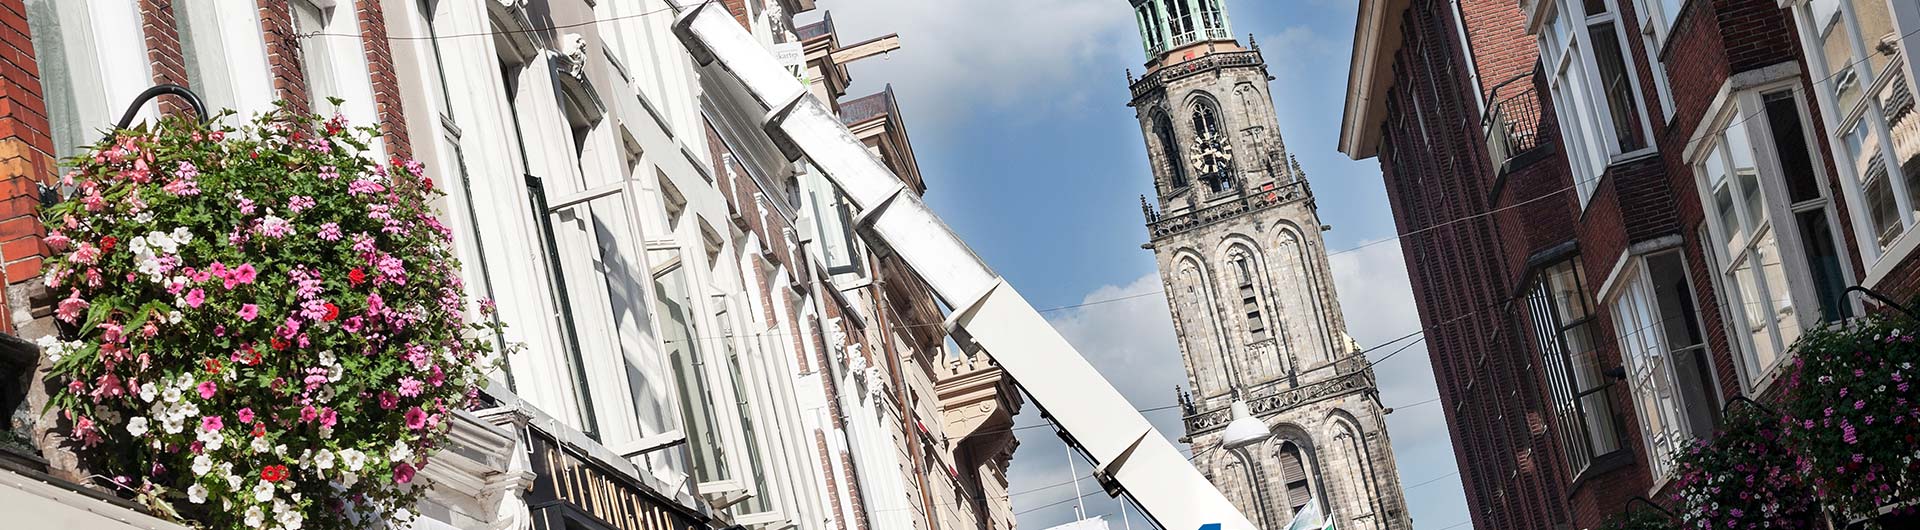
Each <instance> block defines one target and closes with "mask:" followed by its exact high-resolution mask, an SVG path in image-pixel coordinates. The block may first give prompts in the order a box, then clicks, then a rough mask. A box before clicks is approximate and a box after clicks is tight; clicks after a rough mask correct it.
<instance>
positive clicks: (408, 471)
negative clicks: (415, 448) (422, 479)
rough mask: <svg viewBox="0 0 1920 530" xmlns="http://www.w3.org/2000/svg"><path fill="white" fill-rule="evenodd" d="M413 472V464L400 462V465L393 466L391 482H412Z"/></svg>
mask: <svg viewBox="0 0 1920 530" xmlns="http://www.w3.org/2000/svg"><path fill="white" fill-rule="evenodd" d="M413 473H414V469H413V464H407V463H402V464H400V465H397V466H393V482H394V483H396V484H406V483H408V482H413Z"/></svg>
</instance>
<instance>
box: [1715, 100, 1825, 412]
mask: <svg viewBox="0 0 1920 530" xmlns="http://www.w3.org/2000/svg"><path fill="white" fill-rule="evenodd" d="M1731 82H1732V81H1731V80H1730V81H1729V83H1731ZM1800 82H1801V79H1800V78H1799V77H1798V76H1791V77H1787V78H1785V79H1779V80H1774V81H1771V82H1765V83H1756V84H1753V85H1750V86H1748V87H1743V88H1741V89H1740V90H1739V91H1738V92H1734V91H1732V86H1731V84H1729V85H1728V87H1726V88H1723V89H1722V90H1723V92H1722V94H1721V97H1720V98H1719V99H1717V100H1716V101H1715V104H1714V108H1712V109H1710V111H1709V112H1708V115H1709V116H1715V117H1714V118H1713V119H1711V120H1706V121H1703V122H1702V123H1701V128H1700V129H1699V130H1698V131H1696V132H1695V134H1694V136H1693V140H1692V141H1691V142H1689V145H1690V146H1693V150H1692V151H1691V152H1689V153H1688V156H1687V159H1686V160H1687V163H1688V164H1689V165H1690V166H1691V167H1692V168H1693V171H1694V176H1695V182H1696V184H1697V185H1696V186H1695V187H1696V191H1697V193H1698V194H1699V200H1700V204H1701V206H1702V208H1704V211H1705V212H1706V215H1705V218H1706V221H1705V223H1703V224H1705V225H1706V228H1707V234H1708V236H1709V237H1708V238H1707V240H1706V243H1707V246H1708V247H1709V248H1708V249H1706V255H1707V257H1708V262H1709V263H1710V265H1711V270H1712V272H1713V280H1714V288H1715V291H1716V292H1718V293H1722V301H1721V304H1720V311H1721V314H1722V317H1723V318H1725V319H1726V320H1724V321H1725V322H1727V324H1728V325H1727V328H1728V330H1729V332H1728V333H1727V335H1728V336H1729V343H1730V344H1732V345H1733V349H1734V350H1735V351H1736V352H1737V353H1736V354H1735V355H1734V356H1733V357H1734V358H1735V359H1736V360H1737V361H1738V363H1737V364H1738V365H1739V368H1740V369H1739V370H1738V372H1739V374H1740V379H1741V383H1742V389H1743V390H1745V391H1746V392H1747V393H1748V394H1749V395H1760V394H1762V393H1764V392H1765V391H1766V389H1767V388H1768V387H1769V386H1771V385H1772V383H1773V381H1774V380H1775V379H1777V377H1778V376H1779V374H1780V372H1781V368H1782V367H1784V366H1787V365H1788V364H1790V363H1789V362H1788V361H1790V360H1791V359H1792V358H1793V352H1792V351H1791V349H1790V348H1789V347H1790V346H1792V344H1793V341H1794V340H1795V339H1797V338H1798V337H1799V335H1800V334H1801V333H1804V332H1805V331H1806V330H1809V329H1813V327H1814V326H1818V325H1820V320H1821V315H1820V310H1819V297H1818V294H1817V293H1816V292H1815V290H1814V289H1815V287H1814V279H1813V274H1812V272H1811V271H1809V270H1808V265H1807V263H1808V261H1807V254H1806V247H1805V244H1804V242H1803V241H1802V239H1801V229H1800V226H1799V222H1798V220H1797V219H1796V216H1797V215H1798V214H1800V213H1805V212H1808V211H1813V210H1821V211H1823V212H1824V215H1825V216H1826V218H1827V219H1826V221H1827V226H1828V228H1829V230H1832V231H1833V232H1834V233H1831V234H1829V235H1828V237H1831V238H1832V240H1833V241H1834V242H1835V244H1839V243H1838V242H1840V241H1844V239H1842V238H1841V235H1840V234H1839V233H1838V230H1839V228H1838V227H1840V226H1841V225H1840V224H1839V218H1838V215H1837V214H1836V213H1834V208H1833V200H1832V196H1831V194H1830V193H1829V190H1827V189H1826V178H1827V177H1826V174H1825V172H1826V170H1825V169H1824V168H1823V167H1822V166H1823V165H1822V164H1820V163H1818V160H1819V158H1818V156H1817V155H1818V153H1812V155H1813V156H1815V159H1814V160H1815V163H1814V164H1813V169H1814V171H1815V175H1814V180H1815V181H1816V182H1817V183H1818V185H1819V192H1820V197H1818V198H1816V199H1811V200H1807V201H1801V202H1799V203H1793V204H1789V203H1788V199H1787V191H1786V184H1785V182H1783V181H1782V177H1781V173H1782V171H1783V170H1782V169H1781V165H1780V160H1779V155H1778V153H1779V150H1778V148H1777V147H1776V146H1775V145H1774V143H1773V138H1772V132H1771V125H1770V122H1769V118H1768V117H1767V116H1766V108H1765V97H1766V96H1767V95H1772V94H1780V93H1788V94H1791V96H1792V97H1793V98H1794V100H1795V101H1796V103H1797V105H1798V110H1799V113H1798V119H1799V120H1800V122H1801V127H1802V129H1801V130H1802V131H1803V133H1805V134H1807V135H1808V137H1807V138H1806V139H1805V142H1806V145H1807V148H1808V149H1817V148H1816V147H1814V146H1816V145H1818V144H1817V143H1816V142H1815V138H1813V137H1812V136H1811V135H1812V134H1813V132H1812V131H1814V130H1815V129H1814V128H1813V121H1812V117H1811V115H1810V114H1809V112H1808V106H1807V104H1808V102H1807V100H1806V97H1805V94H1804V93H1803V91H1801V90H1798V86H1799V83H1800ZM1736 115H1737V116H1740V119H1739V121H1737V122H1736V121H1735V120H1734V117H1735V116H1736ZM1734 133H1738V134H1743V135H1745V137H1746V138H1747V140H1748V145H1749V146H1750V147H1751V149H1753V151H1754V152H1753V163H1754V166H1755V170H1756V171H1758V172H1759V175H1758V176H1757V178H1756V179H1755V182H1756V184H1758V186H1759V190H1758V192H1759V193H1760V195H1761V201H1760V205H1761V206H1763V207H1764V208H1765V209H1766V212H1764V216H1763V218H1761V219H1760V220H1759V222H1754V219H1755V217H1754V216H1755V214H1754V213H1753V212H1749V211H1747V205H1746V201H1745V200H1742V199H1741V195H1740V190H1738V189H1734V190H1732V192H1733V193H1734V201H1733V205H1734V210H1735V212H1736V216H1737V217H1738V219H1739V220H1740V222H1741V223H1742V224H1743V226H1752V227H1757V228H1755V229H1754V230H1753V233H1748V234H1743V237H1745V238H1746V241H1747V244H1746V245H1745V246H1744V247H1743V248H1744V249H1745V250H1742V254H1741V255H1740V256H1733V255H1730V254H1729V253H1728V250H1727V245H1728V239H1729V237H1730V234H1729V232H1730V229H1729V227H1726V226H1722V223H1721V219H1720V215H1719V213H1718V212H1717V211H1716V210H1715V207H1714V204H1715V203H1714V199H1713V193H1714V191H1713V190H1714V188H1713V183H1712V182H1709V181H1708V178H1709V176H1708V174H1707V171H1706V169H1705V160H1706V157H1709V156H1720V157H1724V156H1727V155H1725V154H1724V151H1723V150H1722V149H1721V148H1720V146H1721V144H1722V143H1723V142H1724V140H1722V139H1723V138H1724V137H1725V135H1727V134H1734ZM1723 160H1724V161H1725V163H1726V167H1727V171H1728V177H1727V181H1728V184H1727V185H1728V186H1735V185H1736V183H1737V182H1738V178H1736V177H1735V176H1734V173H1733V164H1732V163H1731V160H1730V159H1725V158H1723ZM1763 233H1771V234H1772V236H1773V237H1774V238H1775V246H1776V248H1777V249H1778V257H1779V259H1780V260H1781V262H1782V267H1783V274H1784V278H1785V280H1784V283H1785V284H1786V287H1787V291H1788V292H1787V293H1786V294H1787V298H1786V299H1785V300H1789V301H1791V302H1792V304H1791V308H1792V311H1793V318H1794V319H1795V324H1796V327H1797V330H1796V331H1795V332H1794V333H1793V336H1792V337H1788V336H1785V334H1784V333H1782V331H1781V327H1780V326H1779V325H1778V322H1779V320H1778V317H1776V318H1774V319H1773V320H1770V321H1769V322H1768V323H1766V324H1764V325H1755V324H1754V323H1752V322H1748V314H1749V312H1748V311H1745V310H1744V308H1745V307H1746V305H1745V304H1747V303H1748V301H1746V300H1744V299H1743V298H1744V295H1743V294H1742V293H1740V292H1739V285H1738V283H1737V280H1736V279H1734V277H1733V275H1734V274H1735V273H1736V271H1737V270H1738V267H1737V265H1736V264H1735V261H1736V258H1738V259H1747V258H1748V257H1750V254H1751V253H1753V252H1755V249H1756V246H1755V245H1757V244H1758V243H1759V241H1760V240H1761V238H1762V237H1764V236H1763V235H1757V234H1763ZM1839 250H1840V249H1835V251H1836V252H1838V251H1839ZM1763 265H1764V264H1763ZM1754 274H1755V280H1756V282H1757V283H1756V288H1757V289H1759V290H1760V292H1761V293H1762V295H1763V296H1764V297H1766V298H1767V299H1768V300H1775V299H1778V297H1777V296H1775V295H1774V294H1772V291H1773V290H1774V289H1777V288H1778V287H1777V286H1771V285H1768V282H1769V280H1767V279H1766V273H1765V271H1764V270H1756V271H1755V272H1754ZM1841 274H1842V276H1843V278H1842V280H1843V281H1844V282H1845V283H1847V284H1849V285H1851V284H1852V283H1853V281H1854V280H1853V271H1852V269H1851V268H1850V267H1845V266H1843V267H1841ZM1847 303H1848V310H1850V311H1852V312H1853V313H1854V314H1858V312H1859V311H1860V308H1859V304H1858V302H1856V301H1852V300H1851V299H1849V301H1848V302H1847ZM1775 312H1777V311H1775ZM1761 327H1766V328H1768V335H1769V336H1770V344H1769V346H1771V347H1772V348H1773V351H1774V352H1775V353H1774V358H1773V359H1772V361H1771V362H1769V363H1763V362H1762V361H1761V360H1759V359H1758V358H1757V357H1755V355H1756V351H1757V350H1756V345H1755V344H1754V342H1753V337H1752V332H1750V331H1749V330H1758V329H1759V328H1761Z"/></svg>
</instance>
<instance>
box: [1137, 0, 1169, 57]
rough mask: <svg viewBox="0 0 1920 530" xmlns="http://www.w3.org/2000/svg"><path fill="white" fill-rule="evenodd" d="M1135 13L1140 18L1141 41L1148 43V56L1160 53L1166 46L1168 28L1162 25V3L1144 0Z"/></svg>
mask: <svg viewBox="0 0 1920 530" xmlns="http://www.w3.org/2000/svg"><path fill="white" fill-rule="evenodd" d="M1134 15H1135V16H1136V18H1138V19H1140V42H1142V43H1144V44H1146V47H1147V56H1148V57H1152V56H1153V55H1154V54H1158V53H1160V51H1161V50H1163V49H1164V46H1166V41H1164V40H1163V39H1165V38H1166V28H1164V27H1162V26H1161V20H1162V19H1161V18H1160V4H1158V3H1155V2H1143V3H1141V4H1140V9H1139V10H1138V11H1137V12H1136V13H1134Z"/></svg>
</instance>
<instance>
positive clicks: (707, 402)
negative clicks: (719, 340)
mask: <svg viewBox="0 0 1920 530" xmlns="http://www.w3.org/2000/svg"><path fill="white" fill-rule="evenodd" d="M686 271H687V269H686V267H683V266H680V265H679V264H677V263H676V264H672V265H669V266H668V270H666V271H664V272H661V273H658V274H655V275H654V278H653V282H654V295H655V296H654V300H655V303H657V304H659V308H658V309H659V313H660V318H661V322H660V342H661V343H662V345H664V346H665V347H666V349H667V362H668V363H669V364H670V365H671V366H672V367H673V378H674V382H675V385H674V388H675V389H676V390H677V391H678V392H679V397H680V416H681V420H682V421H683V422H684V423H685V424H686V429H687V449H688V451H689V452H691V453H692V454H693V470H694V472H693V475H694V479H695V480H698V481H700V482H714V481H719V480H724V479H726V478H728V477H731V476H732V474H731V473H730V472H729V469H728V460H727V453H726V450H725V446H724V445H723V443H722V442H723V441H722V440H721V434H720V430H719V428H720V425H719V420H718V419H717V418H716V415H715V413H714V409H713V399H712V397H711V396H712V395H713V394H712V391H711V388H712V387H713V385H712V384H711V383H710V382H709V381H708V380H707V375H706V363H705V361H704V360H702V359H701V357H700V348H699V338H700V334H699V332H698V331H697V330H698V328H697V327H696V326H695V324H694V322H693V315H695V314H697V313H694V312H693V310H692V307H691V304H692V300H691V299H690V298H688V296H687V273H686Z"/></svg>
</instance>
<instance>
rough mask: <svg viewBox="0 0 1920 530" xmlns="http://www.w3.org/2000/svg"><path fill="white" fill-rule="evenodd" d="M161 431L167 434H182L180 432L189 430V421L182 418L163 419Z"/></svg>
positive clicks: (169, 417) (161, 420) (170, 417)
mask: <svg viewBox="0 0 1920 530" xmlns="http://www.w3.org/2000/svg"><path fill="white" fill-rule="evenodd" d="M160 430H162V431H166V432H167V434H180V431H184V430H187V420H186V419H185V418H182V417H180V416H168V417H166V418H161V419H160Z"/></svg>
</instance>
